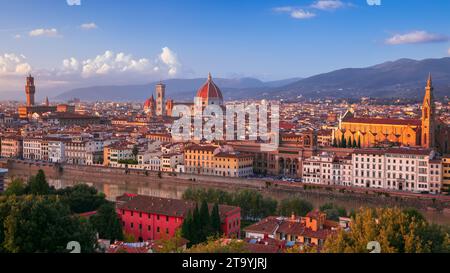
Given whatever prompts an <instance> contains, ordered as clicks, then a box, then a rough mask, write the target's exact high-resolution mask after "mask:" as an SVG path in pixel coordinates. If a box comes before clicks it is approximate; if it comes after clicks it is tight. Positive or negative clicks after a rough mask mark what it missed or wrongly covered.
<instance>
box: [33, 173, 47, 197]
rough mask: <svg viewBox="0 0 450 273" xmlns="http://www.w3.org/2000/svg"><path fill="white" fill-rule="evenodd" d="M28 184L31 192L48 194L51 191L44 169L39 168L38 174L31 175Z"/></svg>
mask: <svg viewBox="0 0 450 273" xmlns="http://www.w3.org/2000/svg"><path fill="white" fill-rule="evenodd" d="M28 185H29V188H30V193H31V194H34V195H46V194H49V193H50V186H49V185H48V183H47V179H46V178H45V173H44V171H43V170H39V171H38V173H37V174H36V176H33V177H31V178H30V181H29V182H28Z"/></svg>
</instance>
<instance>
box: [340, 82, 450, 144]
mask: <svg viewBox="0 0 450 273" xmlns="http://www.w3.org/2000/svg"><path fill="white" fill-rule="evenodd" d="M439 124H440V121H439V120H437V119H436V117H435V106H434V100H433V84H432V80H431V75H430V76H429V77H428V81H427V86H426V88H425V96H424V100H423V105H422V118H421V119H394V118H366V117H356V116H355V114H354V113H353V111H352V110H349V111H347V113H345V115H344V116H343V117H342V118H341V119H340V121H339V127H338V128H337V129H336V130H335V131H334V135H333V138H334V143H335V144H336V145H338V146H341V147H342V146H346V147H353V146H358V147H360V148H368V147H374V146H383V145H385V144H395V145H399V146H411V147H413V146H422V147H423V148H439V149H440V150H441V151H444V150H447V149H448V145H447V140H445V143H444V141H442V140H441V139H440V135H442V132H443V131H444V130H443V129H444V128H443V127H447V126H438V125H439Z"/></svg>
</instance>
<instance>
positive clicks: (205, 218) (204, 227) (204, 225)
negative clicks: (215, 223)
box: [200, 200, 212, 241]
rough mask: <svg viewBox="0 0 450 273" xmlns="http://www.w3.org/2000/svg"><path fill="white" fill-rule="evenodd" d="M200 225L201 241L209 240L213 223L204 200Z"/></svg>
mask: <svg viewBox="0 0 450 273" xmlns="http://www.w3.org/2000/svg"><path fill="white" fill-rule="evenodd" d="M200 225H201V228H200V232H201V240H202V241H204V240H206V239H207V237H208V235H209V234H210V232H211V230H212V227H211V221H210V218H209V208H208V203H207V202H206V200H203V201H202V204H201V206H200Z"/></svg>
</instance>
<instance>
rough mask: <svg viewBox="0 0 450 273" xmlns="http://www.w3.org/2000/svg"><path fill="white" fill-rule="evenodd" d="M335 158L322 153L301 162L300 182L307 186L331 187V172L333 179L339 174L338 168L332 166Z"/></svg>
mask: <svg viewBox="0 0 450 273" xmlns="http://www.w3.org/2000/svg"><path fill="white" fill-rule="evenodd" d="M334 159H335V156H334V155H333V154H329V153H325V152H324V153H322V154H320V155H318V156H312V157H310V158H307V159H305V160H304V161H303V176H302V181H303V182H304V183H309V184H322V185H331V184H332V183H333V170H334V173H335V175H334V176H335V177H336V176H337V175H338V174H337V170H339V173H340V167H337V169H335V168H336V166H335V165H334V164H333V162H334Z"/></svg>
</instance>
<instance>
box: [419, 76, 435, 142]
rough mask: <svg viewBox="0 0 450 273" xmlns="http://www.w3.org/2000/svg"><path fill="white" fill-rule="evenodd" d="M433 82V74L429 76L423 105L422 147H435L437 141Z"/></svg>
mask: <svg viewBox="0 0 450 273" xmlns="http://www.w3.org/2000/svg"><path fill="white" fill-rule="evenodd" d="M433 90H434V88H433V82H432V80H431V74H430V75H429V76H428V81H427V87H426V88H425V98H424V99H423V105H422V137H421V142H422V147H423V148H434V147H435V146H436V145H435V141H436V136H435V132H436V125H435V116H434V114H435V105H434V100H433V99H434V98H433Z"/></svg>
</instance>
